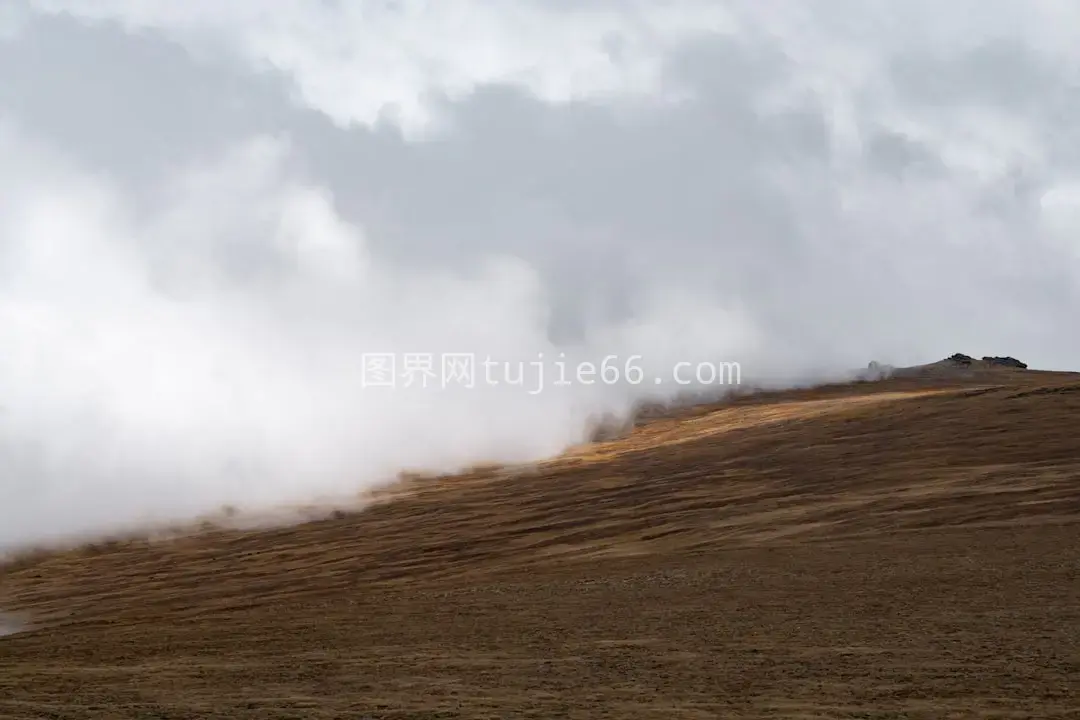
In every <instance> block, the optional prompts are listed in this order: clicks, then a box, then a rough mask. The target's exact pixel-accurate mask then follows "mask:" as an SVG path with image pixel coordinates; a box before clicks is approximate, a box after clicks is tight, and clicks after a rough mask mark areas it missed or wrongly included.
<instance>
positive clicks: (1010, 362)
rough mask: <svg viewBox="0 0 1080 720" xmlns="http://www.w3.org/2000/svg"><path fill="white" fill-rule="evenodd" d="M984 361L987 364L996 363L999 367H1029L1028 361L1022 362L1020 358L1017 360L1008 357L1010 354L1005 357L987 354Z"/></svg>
mask: <svg viewBox="0 0 1080 720" xmlns="http://www.w3.org/2000/svg"><path fill="white" fill-rule="evenodd" d="M983 362H984V363H986V364H987V365H996V366H998V367H1011V368H1018V369H1020V370H1026V369H1027V363H1022V362H1020V361H1019V360H1017V359H1016V358H1014V357H1008V356H1005V357H998V356H994V357H991V356H989V355H985V356H983Z"/></svg>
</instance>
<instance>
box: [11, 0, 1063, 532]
mask: <svg viewBox="0 0 1080 720" xmlns="http://www.w3.org/2000/svg"><path fill="white" fill-rule="evenodd" d="M263 5H264V4H263V3H261V2H256V1H255V0H251V1H250V2H243V1H241V2H233V3H228V4H218V5H200V4H199V3H190V4H186V5H182V6H181V5H175V4H174V5H167V4H161V3H155V4H146V3H135V2H125V1H123V0H109V1H106V2H99V3H95V4H93V6H92V7H91V5H90V4H87V3H75V2H63V1H60V0H48V1H46V0H41V1H40V2H10V1H9V2H4V1H0V10H2V12H0V67H3V68H4V73H5V83H4V84H3V85H4V87H3V88H2V89H0V551H2V550H4V549H5V548H13V547H18V546H21V545H28V544H32V543H35V542H40V541H45V540H50V539H55V538H60V537H67V536H71V535H74V534H82V533H96V532H105V531H110V530H114V529H120V528H123V527H127V526H129V525H132V524H136V523H143V522H145V521H150V520H169V519H184V518H190V517H194V516H196V515H198V514H200V513H203V512H207V511H213V510H215V509H217V508H219V507H221V506H222V505H225V504H230V505H235V506H239V507H242V508H260V507H272V506H275V505H279V504H287V503H296V502H310V501H315V500H318V499H320V498H338V497H341V496H348V495H351V494H354V493H356V492H357V491H359V490H361V489H363V488H364V487H367V486H370V485H372V484H374V483H379V482H382V481H385V480H387V479H388V478H391V477H392V476H393V475H394V474H395V473H396V472H397V471H398V470H400V469H430V470H453V469H457V468H460V467H463V466H466V465H469V464H472V463H476V462H485V461H525V460H531V459H537V458H542V457H545V456H549V455H551V454H554V453H557V452H558V451H559V450H561V449H562V448H564V447H566V446H567V445H569V444H571V443H574V442H577V441H580V440H581V439H583V437H584V436H583V433H584V428H585V421H586V419H587V418H588V417H590V416H592V415H595V414H597V413H599V412H602V411H609V410H611V411H625V410H626V409H627V408H629V406H630V404H631V403H632V402H633V401H634V400H636V399H638V398H640V397H644V396H649V397H653V396H656V397H664V396H669V395H671V394H673V393H675V392H677V391H683V390H685V389H686V388H685V387H679V386H676V385H675V384H674V383H672V382H666V383H663V384H661V385H654V384H652V383H651V382H645V383H643V384H642V385H639V386H630V385H628V384H626V383H619V384H615V385H607V384H605V383H603V382H598V383H596V384H594V385H581V384H572V385H570V386H566V387H555V386H552V385H551V384H548V385H547V386H546V387H545V389H544V390H543V391H542V392H539V393H536V394H529V393H528V392H526V391H525V389H523V388H521V387H507V386H506V385H505V384H502V385H500V386H496V387H485V386H484V385H483V383H481V384H480V386H478V387H476V388H475V389H473V390H468V391H466V390H460V389H458V390H455V389H453V388H447V389H441V388H438V387H433V388H429V389H427V390H419V389H414V390H404V389H401V388H399V389H397V390H390V389H385V388H384V389H375V388H365V387H363V386H362V384H361V377H362V374H361V370H362V364H363V356H364V354H365V353H376V352H388V353H396V354H397V356H398V357H399V358H400V357H401V354H402V353H407V352H417V353H431V354H433V355H434V356H435V358H436V361H437V358H438V354H439V353H449V352H463V353H469V352H471V353H476V354H477V355H478V357H483V356H486V355H490V356H492V357H493V358H494V359H496V360H498V361H508V362H512V363H515V364H516V363H519V362H524V363H528V362H531V361H533V360H536V359H537V357H538V354H540V353H543V355H544V357H545V358H547V359H548V360H549V361H553V360H554V359H555V358H556V357H558V356H559V354H560V353H564V354H565V355H566V362H567V364H568V365H569V366H571V367H572V366H573V365H574V364H575V363H577V362H582V361H589V362H593V363H596V364H599V362H600V361H601V360H602V359H603V358H604V357H606V356H615V357H617V358H618V363H617V364H619V365H620V366H621V364H622V363H623V362H625V360H626V359H627V358H629V357H630V356H633V355H640V356H642V361H641V364H642V366H643V368H644V371H645V376H646V377H647V378H649V379H651V378H653V377H657V376H658V377H661V378H665V379H667V378H670V377H671V369H672V367H673V366H674V364H675V363H677V362H680V361H687V362H691V363H695V364H696V363H698V362H720V361H738V362H740V363H741V364H742V366H743V369H744V376H745V377H746V378H747V379H760V380H774V381H779V380H781V379H785V380H788V381H800V380H807V379H814V378H820V377H825V376H828V375H829V374H830V373H838V372H841V371H844V370H846V369H848V368H850V367H858V366H861V365H864V364H865V363H866V362H867V361H868V360H870V359H879V360H883V361H886V362H892V363H895V364H905V363H912V362H922V361H925V360H928V359H936V358H938V357H941V356H944V355H945V354H949V353H951V352H954V351H957V350H962V351H965V352H975V353H979V352H985V353H988V354H990V353H993V354H1014V355H1017V356H1020V357H1022V358H1023V359H1024V360H1026V361H1027V362H1029V363H1031V364H1033V365H1035V366H1041V367H1068V366H1070V365H1071V364H1075V358H1076V356H1077V350H1078V349H1080V336H1077V335H1076V334H1075V333H1069V332H1067V328H1069V327H1071V323H1072V322H1074V318H1075V312H1074V311H1075V310H1076V308H1077V289H1078V284H1077V278H1078V275H1077V270H1078V260H1080V256H1078V254H1077V245H1076V240H1075V237H1076V229H1077V227H1078V219H1080V209H1078V208H1080V201H1078V200H1077V198H1078V196H1080V191H1078V190H1077V189H1076V188H1077V187H1080V185H1077V182H1078V176H1077V170H1078V168H1080V156H1078V155H1077V152H1076V150H1075V148H1076V147H1078V146H1077V145H1076V143H1075V136H1074V134H1075V132H1076V130H1075V128H1076V127H1080V124H1078V123H1077V122H1076V121H1077V120H1080V105H1078V104H1077V103H1076V102H1075V97H1074V95H1073V94H1070V93H1071V90H1070V89H1071V88H1072V87H1075V82H1076V77H1075V74H1076V70H1075V68H1076V67H1080V66H1078V65H1077V64H1076V63H1075V53H1076V50H1075V47H1074V43H1072V42H1071V39H1070V38H1068V37H1066V36H1065V35H1063V34H1062V28H1068V27H1075V21H1076V20H1077V19H1080V18H1076V17H1073V16H1075V15H1077V11H1076V10H1073V9H1071V8H1070V7H1068V6H1065V5H1061V4H1056V3H1050V2H1033V1H1031V0H1027V1H1026V2H1023V3H1021V2H1019V1H1018V2H996V3H994V2H991V3H980V4H979V5H978V7H977V12H975V11H972V12H968V9H965V8H966V5H965V3H953V4H950V5H948V6H942V5H941V4H940V3H934V4H931V3H925V2H912V3H906V4H904V6H903V8H900V7H899V6H897V5H896V4H894V3H889V4H885V3H874V2H866V1H865V0H863V1H862V2H859V3H854V2H851V3H839V4H834V5H830V6H829V7H828V8H824V7H818V6H817V5H816V4H814V3H810V2H792V3H787V4H785V5H784V6H783V8H779V7H777V8H775V9H769V8H766V7H765V6H764V5H763V4H761V3H756V2H728V3H721V2H708V3H702V2H693V1H691V0H685V1H683V2H674V3H655V4H647V3H635V2H630V1H629V0H627V1H626V2H614V1H611V0H605V1H603V2H601V1H600V0H597V1H596V2H594V3H591V4H589V3H586V4H585V5H581V6H578V5H573V6H571V5H568V4H562V3H551V2H546V3H539V2H531V0H519V1H518V2H515V3H510V2H508V3H495V4H492V3H483V2H478V1H477V2H470V1H463V2H449V1H448V2H444V3H437V4H431V5H427V4H424V3H412V2H405V3H400V4H397V5H389V4H386V3H364V2H357V3H342V4H331V3H301V2H295V3H286V2H283V3H281V4H280V6H279V7H277V8H276V9H275V11H274V12H273V13H267V12H265V11H264V10H263V9H262V8H263ZM971 8H975V6H974V5H972V6H971ZM1070 23H1074V24H1071V25H1070ZM43 48H44V49H43ZM546 367H547V368H548V369H549V371H550V368H551V367H552V366H551V365H548V366H546ZM530 382H532V380H527V381H526V383H527V384H528V383H530Z"/></svg>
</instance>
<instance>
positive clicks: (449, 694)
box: [0, 368, 1080, 719]
mask: <svg viewBox="0 0 1080 720" xmlns="http://www.w3.org/2000/svg"><path fill="white" fill-rule="evenodd" d="M1078 417H1080V377H1078V376H1077V375H1073V374H1058V373H1039V372H1034V371H1022V370H1011V369H986V370H977V371H964V372H952V371H949V370H948V369H941V368H939V369H937V370H930V371H927V372H920V373H908V374H907V375H905V376H900V377H896V378H894V379H891V380H886V381H882V382H875V383H855V384H853V385H844V386H835V387H826V388H817V389H813V390H800V391H790V392H786V393H765V394H761V395H756V396H749V397H742V398H740V399H738V400H734V401H732V402H729V403H727V404H719V405H715V406H711V407H704V408H686V409H683V410H680V411H678V412H677V413H672V414H671V415H669V416H667V417H658V418H654V419H651V420H650V421H649V422H647V423H644V424H642V425H640V426H639V427H638V428H636V429H635V430H634V431H633V432H632V433H631V434H630V435H628V436H626V437H623V438H620V439H618V440H614V441H611V442H607V443H600V444H595V445H589V446H587V447H583V448H579V449H577V450H575V451H573V452H570V453H568V454H567V455H566V456H565V457H563V458H560V459H558V460H556V461H552V462H549V463H544V464H542V465H540V466H537V467H534V468H529V469H527V470H525V469H519V470H514V471H510V470H505V469H504V470H499V469H494V468H493V469H484V470H477V471H476V472H473V473H470V474H467V475H463V476H458V477H449V478H439V479H434V480H423V481H419V480H418V481H413V482H412V483H410V484H408V485H407V486H405V487H403V488H402V489H401V490H400V492H399V493H397V494H396V495H395V496H394V497H392V498H391V499H388V500H386V501H382V502H379V503H377V504H375V505H373V506H371V507H369V508H368V509H367V510H365V511H363V512H357V513H338V514H336V515H335V516H333V517H330V518H327V519H324V520H320V521H317V522H311V523H307V524H305V525H302V526H298V527H292V528H280V529H272V530H262V531H237V530H229V531H226V530H218V531H214V532H205V533H202V534H199V535H196V536H192V537H188V538H183V539H179V540H173V541H169V542H164V543H155V544H150V543H147V542H138V541H127V542H113V543H102V544H98V545H96V546H93V547H88V548H83V549H80V550H72V551H67V552H54V553H39V554H36V555H28V556H26V557H22V558H19V559H17V560H16V561H14V562H12V563H10V564H9V565H8V566H7V567H6V568H5V569H4V570H3V571H0V572H2V574H0V583H2V586H0V589H2V590H0V605H2V606H3V607H6V608H8V609H10V610H12V611H18V612H25V613H27V614H28V615H26V617H29V618H30V619H31V620H32V622H34V623H36V625H31V626H30V629H29V630H26V631H24V632H20V633H16V634H13V635H9V636H8V637H5V638H2V639H0V717H13V718H14V717H18V718H24V717H25V718H73V719H74V718H80V719H82V718H107V717H142V718H203V717H207V718H209V717H214V718H337V717H357V718H459V717H460V718H477V717H486V718H515V717H533V718H557V717H573V718H613V719H623V718H626V719H629V718H714V717H716V718H743V717H766V716H769V717H795V718H819V717H830V718H841V717H845V718H855V717H859V718H899V717H912V718H943V717H958V718H959V717H996V718H1007V717H1009V718H1011V717H1016V718H1020V717H1041V718H1051V717H1057V718H1065V717H1071V718H1080V440H1078V436H1077V427H1078V425H1077V418H1078Z"/></svg>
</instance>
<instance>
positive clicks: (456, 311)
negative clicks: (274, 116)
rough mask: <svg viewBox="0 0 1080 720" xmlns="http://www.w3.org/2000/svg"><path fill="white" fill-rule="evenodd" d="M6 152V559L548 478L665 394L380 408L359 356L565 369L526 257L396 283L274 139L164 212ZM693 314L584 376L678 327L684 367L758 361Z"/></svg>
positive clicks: (227, 161)
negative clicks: (109, 539) (462, 474)
mask: <svg viewBox="0 0 1080 720" xmlns="http://www.w3.org/2000/svg"><path fill="white" fill-rule="evenodd" d="M0 151H2V153H3V155H4V157H6V158H8V162H7V163H5V165H4V166H3V167H2V168H0V186H2V187H14V186H15V185H18V187H19V190H18V192H17V193H16V194H15V197H12V196H10V195H9V196H8V198H9V199H10V201H11V202H10V203H8V205H7V207H5V208H4V210H5V212H4V213H3V214H2V215H0V255H2V267H3V274H4V278H3V282H2V283H0V347H3V348H5V352H4V353H3V354H2V355H0V398H3V414H2V415H0V437H2V442H0V458H2V461H3V462H4V463H5V467H3V468H2V470H3V474H4V476H5V477H7V478H9V479H10V480H11V481H10V482H6V483H5V484H4V485H3V486H0V508H4V509H5V510H4V512H3V516H4V521H3V522H2V523H0V548H2V547H3V546H4V545H5V544H10V543H12V542H15V541H23V542H25V541H27V540H28V539H36V540H40V539H46V538H48V537H49V536H50V535H52V534H53V533H54V532H55V533H56V534H60V535H64V534H69V533H73V532H81V531H90V530H98V529H101V528H102V527H112V526H113V525H114V524H117V523H119V524H124V523H127V522H134V521H139V520H151V519H161V518H173V517H187V516H190V515H193V514H195V513H198V512H205V511H207V510H213V509H215V508H217V507H220V506H221V505H223V504H226V503H232V504H234V505H238V506H240V507H247V508H251V507H256V508H260V507H261V508H266V507H270V506H273V505H275V504H279V503H288V502H290V501H294V500H298V499H299V500H302V499H310V498H315V497H343V496H344V497H347V496H349V495H351V494H352V493H354V492H356V491H358V490H360V489H362V488H364V487H366V486H369V485H371V484H372V483H378V482H383V481H385V480H387V479H389V478H391V477H393V475H394V473H396V471H397V470H399V469H401V468H405V467H409V468H429V469H448V468H451V469H452V468H454V467H458V466H460V465H465V464H469V463H471V462H475V461H478V460H494V461H498V460H505V461H520V460H531V459H538V458H541V457H545V456H547V455H549V454H551V453H554V452H557V451H558V450H560V449H561V448H563V447H565V446H566V445H568V444H570V443H573V442H577V441H579V440H581V439H582V437H583V435H582V433H583V432H584V428H585V420H586V418H587V416H588V415H590V414H593V413H597V412H601V411H605V410H619V409H620V408H625V407H626V403H627V402H629V400H630V399H631V398H632V397H633V396H635V394H640V393H645V392H654V391H655V389H654V388H651V387H643V388H640V390H639V389H635V388H631V387H628V386H627V385H626V384H625V383H622V384H621V387H614V386H612V385H608V386H604V385H603V384H597V385H596V386H594V387H592V388H588V387H582V386H577V387H575V388H573V389H572V390H566V391H561V389H560V388H555V387H552V386H547V387H545V389H544V392H542V393H538V394H530V393H529V392H527V390H528V389H531V388H532V387H533V386H534V385H535V384H536V383H537V382H538V381H539V376H537V375H536V374H535V371H532V370H527V371H526V372H527V373H528V376H527V377H528V379H527V380H526V383H527V387H524V388H523V387H516V388H514V387H507V386H506V383H505V382H502V383H501V384H500V385H499V386H498V387H494V386H488V387H485V386H484V384H483V382H482V381H480V380H478V381H477V382H478V383H479V385H478V387H476V388H475V389H474V390H472V391H458V392H455V389H454V388H452V387H451V388H448V389H445V390H443V389H441V388H438V387H436V386H432V387H431V388H430V389H429V390H426V391H424V390H419V389H417V390H416V391H409V390H405V389H402V388H401V387H400V382H401V381H400V380H399V388H398V389H390V388H386V389H375V388H370V387H369V388H365V387H364V386H363V384H362V367H363V361H364V356H365V354H366V353H377V352H390V353H395V354H396V359H397V360H398V361H399V362H400V361H401V360H402V359H403V357H404V353H422V354H431V355H432V356H433V360H434V361H435V362H436V366H435V368H434V369H435V371H436V372H440V368H439V367H438V362H439V359H440V354H442V353H450V352H475V353H478V355H477V358H478V359H482V358H483V356H485V355H491V356H492V357H493V358H494V359H495V360H496V361H498V362H507V361H508V362H512V363H515V364H519V363H522V362H525V363H529V362H532V361H534V360H536V358H537V357H538V354H539V353H541V352H543V353H545V354H546V355H547V357H548V358H549V360H548V362H549V363H550V362H552V361H553V360H554V358H555V357H556V356H557V354H558V352H559V351H560V348H556V347H555V346H553V345H552V344H551V343H550V341H549V340H548V338H547V326H546V321H547V302H548V299H547V298H546V297H545V288H544V287H543V286H542V285H541V283H540V280H539V278H538V276H537V275H536V273H535V272H534V271H533V269H532V268H531V267H529V266H528V265H527V264H525V263H524V262H522V261H520V260H518V259H516V258H514V257H498V256H492V257H491V258H490V259H489V262H488V263H487V264H486V265H485V266H482V267H480V268H477V270H478V272H474V273H473V274H471V275H469V276H462V275H458V274H451V273H445V272H441V271H430V272H416V271H411V272H408V273H406V274H402V273H401V272H399V271H397V270H395V269H393V268H391V267H390V266H387V265H385V264H384V263H381V262H380V260H379V258H378V257H376V256H373V255H372V254H371V253H370V251H369V250H368V249H367V248H366V246H365V242H364V234H363V230H362V229H361V228H359V227H355V226H352V225H350V224H348V223H345V222H344V221H343V220H341V219H340V218H339V217H338V216H337V214H336V213H335V211H334V210H333V208H332V206H331V204H330V198H329V196H328V195H327V194H326V192H325V191H324V190H322V189H320V188H318V187H317V186H314V185H312V184H310V183H309V182H306V181H304V180H303V179H302V178H300V177H299V176H296V175H294V174H289V173H287V172H286V171H285V162H286V160H287V158H288V154H289V146H288V144H287V143H284V142H282V141H281V140H279V139H276V138H266V137H262V138H255V139H253V140H251V141H250V142H248V143H245V144H243V145H241V146H239V147H236V148H233V149H232V150H231V151H230V152H229V153H228V154H227V155H226V156H224V157H222V158H220V159H218V160H215V161H214V162H211V163H209V164H207V163H195V164H193V165H191V166H189V167H187V168H185V169H182V170H181V171H180V172H178V173H177V174H176V176H175V178H174V180H173V182H172V183H170V184H169V185H167V186H165V187H163V188H162V189H161V191H160V193H159V197H158V200H159V205H160V207H161V208H162V209H160V210H159V211H156V212H146V211H145V210H142V211H140V209H139V208H137V207H135V206H133V205H131V204H130V203H129V202H127V201H126V199H125V198H124V197H123V196H122V195H121V194H120V193H119V191H118V188H117V187H115V186H114V185H112V184H110V183H109V182H108V179H107V178H102V177H101V176H100V175H96V176H91V175H88V174H86V173H85V172H84V171H82V170H81V169H80V168H78V167H77V166H73V165H71V164H69V163H67V162H65V161H64V160H63V159H62V158H60V157H58V156H57V155H55V154H53V153H51V152H49V151H48V150H47V149H45V148H44V147H41V146H39V145H37V144H36V143H35V142H34V140H33V138H30V137H28V136H26V135H25V134H24V133H21V132H18V131H15V130H13V129H12V128H6V129H5V130H4V132H3V133H2V134H0ZM665 302H666V303H669V302H670V301H665ZM682 309H683V308H682V307H679V306H674V307H667V306H666V305H660V304H648V305H647V306H644V307H643V308H642V310H643V312H642V315H641V316H640V317H639V318H638V321H637V322H636V323H634V325H633V326H630V327H626V328H618V327H615V328H609V329H608V330H606V331H605V332H603V334H602V338H601V339H600V340H601V341H599V342H598V343H597V344H596V345H595V346H594V347H588V348H578V349H577V350H578V358H579V359H588V360H591V361H593V362H596V363H599V361H600V360H602V358H603V356H604V355H607V354H611V353H614V354H619V360H618V362H619V363H620V364H623V363H625V360H626V358H627V357H629V355H630V354H632V353H633V352H642V353H644V354H645V355H646V358H644V359H643V361H642V362H643V364H644V365H646V366H648V365H649V363H650V360H651V361H652V365H653V367H660V366H662V363H663V362H664V360H665V358H664V355H665V350H662V349H660V348H657V349H656V350H655V353H653V354H650V351H651V350H652V349H653V348H654V347H656V343H658V342H659V341H660V340H662V339H663V338H664V337H665V336H666V333H667V332H668V331H669V330H670V329H671V328H673V327H679V326H680V325H681V324H682V325H685V326H686V329H687V330H689V329H691V328H694V329H695V331H696V334H695V335H694V336H690V335H689V333H684V338H685V339H686V342H684V343H683V344H681V345H676V346H674V347H671V348H668V349H667V350H666V352H667V353H678V352H680V351H685V350H687V349H689V348H694V349H696V350H698V351H700V350H701V348H702V347H711V348H713V349H715V350H717V351H719V350H722V349H728V350H731V351H734V350H736V349H737V347H738V346H739V345H740V344H743V340H742V339H740V338H739V337H738V336H727V339H725V337H724V336H722V335H719V334H716V332H715V326H712V327H711V328H707V329H706V331H705V332H706V333H711V337H705V336H704V334H703V333H702V332H701V331H702V329H703V327H702V324H703V323H707V322H708V318H707V317H703V316H701V315H700V314H696V315H686V316H685V318H684V319H682V320H680V316H681V315H682ZM645 341H648V343H649V348H648V349H640V348H642V346H641V344H640V343H642V342H645ZM725 345H726V346H727V347H726V348H725V347H724V346H725ZM565 350H568V351H569V352H570V356H571V357H570V362H571V368H572V367H573V364H572V363H573V358H574V357H575V355H574V349H573V348H565ZM601 351H602V352H601ZM590 353H591V354H590ZM646 369H648V368H646ZM549 371H550V366H549ZM502 373H503V371H502V370H501V369H500V370H499V371H498V372H497V373H496V375H495V378H496V379H499V378H502V377H503V374H502ZM550 380H551V378H549V382H550ZM432 382H435V383H438V382H439V378H433V379H432ZM15 508H18V511H17V512H15V513H11V512H10V511H11V510H12V509H15Z"/></svg>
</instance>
